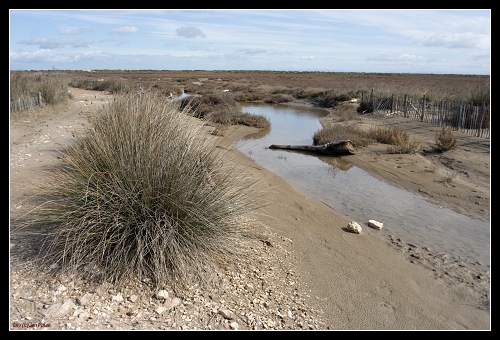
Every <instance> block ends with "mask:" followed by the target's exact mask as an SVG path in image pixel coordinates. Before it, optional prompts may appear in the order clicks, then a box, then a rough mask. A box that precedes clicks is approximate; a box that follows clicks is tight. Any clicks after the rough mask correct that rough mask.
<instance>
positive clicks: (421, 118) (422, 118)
mask: <svg viewBox="0 0 500 340" xmlns="http://www.w3.org/2000/svg"><path fill="white" fill-rule="evenodd" d="M424 112H425V94H424V96H423V97H422V114H421V115H420V121H421V122H423V121H424Z"/></svg>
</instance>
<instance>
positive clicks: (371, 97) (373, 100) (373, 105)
mask: <svg viewBox="0 0 500 340" xmlns="http://www.w3.org/2000/svg"><path fill="white" fill-rule="evenodd" d="M370 102H371V103H372V114H374V113H375V98H373V89H372V92H371V94H370Z"/></svg>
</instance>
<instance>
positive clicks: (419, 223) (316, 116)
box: [237, 104, 490, 270]
mask: <svg viewBox="0 0 500 340" xmlns="http://www.w3.org/2000/svg"><path fill="white" fill-rule="evenodd" d="M243 112H248V113H252V114H258V115H262V116H266V117H268V118H269V119H270V120H271V125H272V127H271V129H269V130H265V131H261V132H259V133H257V134H253V135H248V136H246V137H244V138H243V139H242V140H240V141H239V142H238V144H237V148H238V150H239V151H241V152H243V153H245V154H246V155H247V156H249V157H250V158H252V159H253V160H254V161H255V162H256V163H257V164H259V165H260V166H262V167H264V168H265V169H267V170H269V171H271V172H273V173H275V174H277V175H278V176H280V177H281V178H283V179H284V180H286V181H287V182H288V183H289V184H290V185H292V186H293V187H294V188H296V189H297V190H298V191H300V192H302V193H303V194H305V195H307V196H309V197H311V198H314V199H317V200H319V201H322V202H324V203H325V204H327V205H329V206H330V207H332V208H333V209H334V210H335V211H337V212H339V213H341V214H343V215H346V216H348V217H349V218H350V219H351V220H355V221H357V222H358V223H359V224H360V225H361V226H362V227H363V228H368V226H366V222H368V220H371V219H373V220H376V221H379V222H382V223H384V229H382V230H380V234H382V235H383V234H390V235H393V236H394V237H395V238H401V239H403V241H405V243H413V244H415V245H417V246H420V247H428V248H429V249H430V250H431V251H434V252H439V253H444V254H446V255H448V256H450V257H452V258H455V259H457V260H465V261H466V262H470V263H476V262H478V261H479V262H480V263H481V264H482V265H484V266H485V268H487V270H489V265H490V226H489V224H488V223H485V222H482V221H479V220H475V219H471V218H469V217H467V216H464V215H461V214H458V213H456V212H454V211H452V210H449V209H446V208H441V207H439V206H437V205H434V204H432V203H429V202H428V201H427V200H426V199H425V198H423V197H422V196H418V195H416V194H413V193H411V192H408V191H405V190H403V189H399V188H397V187H395V186H392V185H390V184H388V183H386V182H384V181H381V180H379V179H377V178H375V177H373V176H371V175H370V174H369V173H368V172H366V171H364V170H362V169H360V168H358V167H355V166H353V165H352V164H350V163H349V156H326V155H321V154H319V155H316V154H313V153H307V152H300V151H291V150H290V151H288V150H276V149H274V150H273V149H268V147H269V146H270V145H271V144H301V145H312V136H313V134H314V132H316V131H317V130H319V129H321V124H320V121H319V120H320V118H321V117H324V116H326V115H327V112H326V111H325V110H320V109H310V108H302V107H301V108H293V107H291V106H285V105H269V104H252V105H243ZM332 227H333V226H332ZM377 232H378V231H377Z"/></svg>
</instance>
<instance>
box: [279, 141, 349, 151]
mask: <svg viewBox="0 0 500 340" xmlns="http://www.w3.org/2000/svg"><path fill="white" fill-rule="evenodd" d="M269 149H288V150H305V151H318V152H322V153H324V154H327V155H354V152H355V148H354V145H352V142H351V141H350V140H348V139H346V140H338V141H335V142H331V143H327V144H322V145H276V144H273V145H271V146H270V147H269Z"/></svg>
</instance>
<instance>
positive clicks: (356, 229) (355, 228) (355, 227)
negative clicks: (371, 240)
mask: <svg viewBox="0 0 500 340" xmlns="http://www.w3.org/2000/svg"><path fill="white" fill-rule="evenodd" d="M347 230H348V231H350V232H352V233H356V234H360V233H361V230H362V229H361V226H360V225H359V223H358V222H356V221H351V222H349V224H348V225H347Z"/></svg>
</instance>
